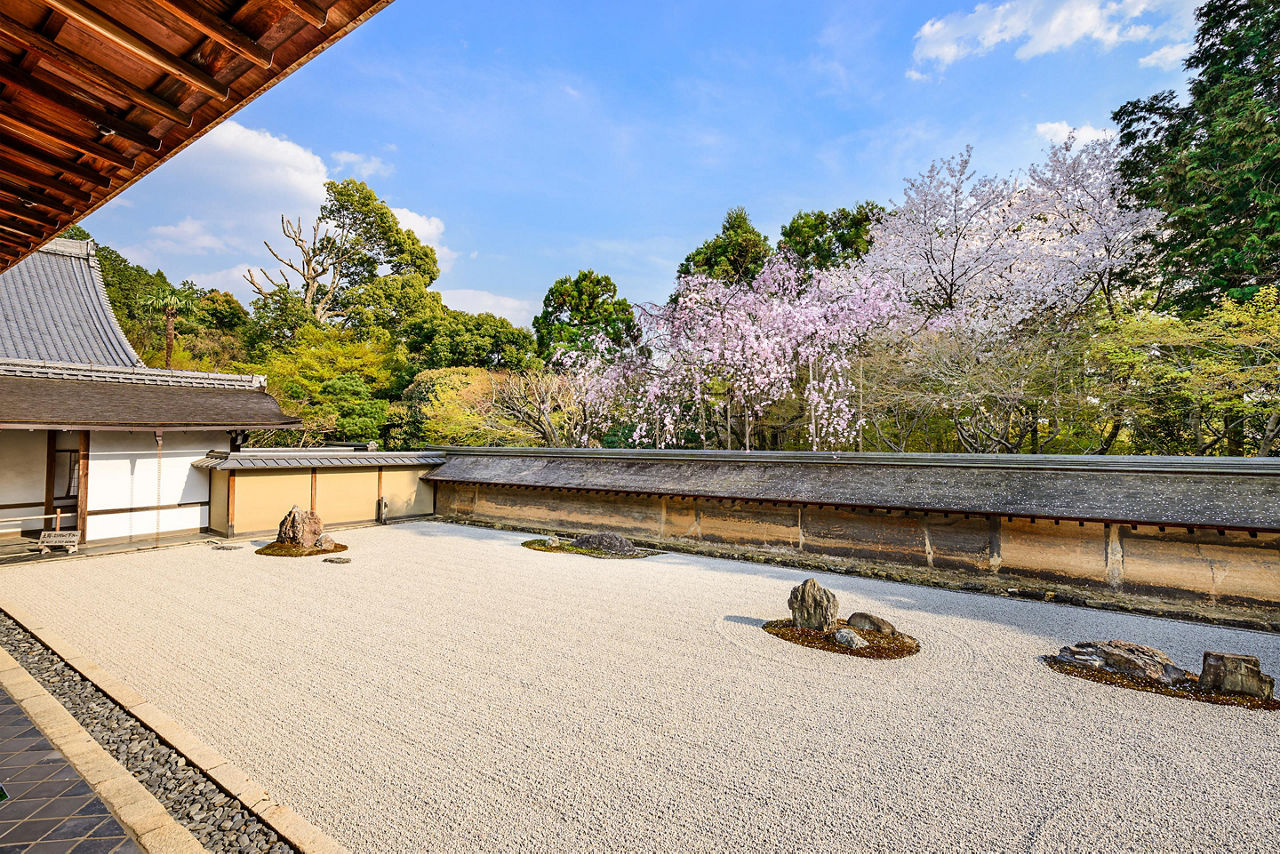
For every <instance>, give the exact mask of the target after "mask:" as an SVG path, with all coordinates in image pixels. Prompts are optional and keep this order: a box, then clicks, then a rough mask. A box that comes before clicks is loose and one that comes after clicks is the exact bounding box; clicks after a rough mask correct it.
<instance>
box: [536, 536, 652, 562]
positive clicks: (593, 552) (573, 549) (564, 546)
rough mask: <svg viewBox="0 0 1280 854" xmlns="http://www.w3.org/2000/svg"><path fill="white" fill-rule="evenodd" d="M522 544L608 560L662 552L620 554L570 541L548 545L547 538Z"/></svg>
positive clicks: (647, 550)
mask: <svg viewBox="0 0 1280 854" xmlns="http://www.w3.org/2000/svg"><path fill="white" fill-rule="evenodd" d="M520 545H522V546H524V547H525V548H526V549H533V550H534V551H535V552H554V553H564V554H573V555H586V556H587V557H599V558H605V559H606V560H632V559H634V558H638V557H651V556H653V555H656V554H662V552H660V551H657V550H655V549H641V548H637V549H636V551H635V554H629V555H620V554H614V553H613V552H606V551H601V550H600V549H580V548H578V547H577V546H571V545H569V544H568V543H561V544H560V545H558V546H549V545H547V541H546V540H525V541H524V542H523V543H521V544H520Z"/></svg>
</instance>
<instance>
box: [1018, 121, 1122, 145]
mask: <svg viewBox="0 0 1280 854" xmlns="http://www.w3.org/2000/svg"><path fill="white" fill-rule="evenodd" d="M1072 131H1074V132H1075V135H1076V140H1077V141H1078V142H1082V143H1084V142H1093V141H1094V140H1098V139H1108V138H1110V137H1112V136H1115V131H1113V130H1111V129H1110V128H1096V127H1094V126H1093V125H1091V124H1089V123H1088V122H1085V123H1084V124H1082V125H1080V127H1077V128H1073V127H1072V126H1071V125H1070V124H1068V123H1067V122H1040V124H1038V125H1036V133H1037V134H1039V135H1040V136H1042V137H1044V138H1045V139H1047V140H1049V142H1052V143H1053V144H1055V145H1058V144H1060V143H1063V142H1066V139H1067V137H1068V136H1070V135H1071V133H1072Z"/></svg>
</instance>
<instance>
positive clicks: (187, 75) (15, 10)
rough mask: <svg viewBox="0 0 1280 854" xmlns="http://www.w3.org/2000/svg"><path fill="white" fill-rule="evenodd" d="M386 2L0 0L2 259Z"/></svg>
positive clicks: (94, 204) (125, 183)
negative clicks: (2, 0)
mask: <svg viewBox="0 0 1280 854" xmlns="http://www.w3.org/2000/svg"><path fill="white" fill-rule="evenodd" d="M390 2H391V0H6V2H4V3H3V4H0V272H3V271H4V270H6V269H8V268H9V267H11V266H12V265H13V264H14V263H16V262H17V261H19V260H21V259H22V258H24V257H26V256H27V255H28V254H30V253H31V252H33V251H35V249H37V248H38V247H40V246H41V245H43V244H44V243H45V242H46V241H47V240H48V239H49V238H51V237H53V236H55V235H56V234H58V233H59V232H60V231H62V230H63V229H65V228H66V227H67V226H69V225H71V224H73V223H75V222H78V221H79V220H80V219H82V218H83V217H85V216H87V215H88V214H90V213H92V212H93V211H95V210H97V209H98V208H99V207H101V206H102V205H103V204H105V203H106V202H108V201H110V200H111V199H112V198H114V197H115V196H116V195H117V194H119V193H120V192H121V191H123V190H124V189H126V188H127V187H129V186H130V185H131V184H133V182H134V181H137V180H138V179H139V178H141V177H143V176H144V175H146V174H147V173H148V172H150V171H151V170H152V169H154V168H155V167H156V166H158V165H159V164H161V163H163V162H164V161H165V160H167V159H169V158H170V157H172V156H173V155H174V154H176V153H177V152H179V151H181V150H182V149H183V148H185V147H186V146H187V145H189V144H190V143H191V142H193V141H195V140H196V139H198V138H199V137H200V136H201V135H202V134H204V133H205V132H206V131H208V130H209V129H211V128H213V127H214V126H216V125H217V124H218V123H219V122H221V121H222V120H223V119H225V118H226V117H227V116H230V115H232V114H233V113H235V111H236V110H238V109H240V108H241V107H243V106H244V105H245V104H247V103H249V102H250V101H252V100H253V99H254V98H256V97H258V96H259V95H261V94H262V93H263V92H265V91H266V90H267V89H269V88H271V87H272V86H273V85H275V84H276V83H277V82H279V81H280V80H282V79H283V78H284V77H286V76H287V75H289V74H291V73H293V71H295V70H296V69H298V68H299V67H301V66H302V65H303V64H305V63H306V62H307V61H308V60H309V59H311V58H312V57H313V56H315V55H316V54H317V53H319V52H320V51H322V50H324V49H325V48H326V47H328V46H329V45H331V44H333V43H334V42H335V41H337V40H338V39H340V38H342V36H344V35H346V34H347V33H348V32H350V31H351V30H353V29H354V28H355V27H357V26H359V25H360V24H361V23H362V22H363V21H365V20H366V19H368V18H369V17H370V16H372V15H373V14H374V13H376V12H377V11H378V10H379V9H381V8H382V7H384V6H386V5H388V4H389V3H390Z"/></svg>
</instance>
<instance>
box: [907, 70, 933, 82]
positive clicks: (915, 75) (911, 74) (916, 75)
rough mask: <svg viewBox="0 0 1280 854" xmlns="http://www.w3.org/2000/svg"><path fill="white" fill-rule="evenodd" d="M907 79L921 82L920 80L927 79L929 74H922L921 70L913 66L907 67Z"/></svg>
mask: <svg viewBox="0 0 1280 854" xmlns="http://www.w3.org/2000/svg"><path fill="white" fill-rule="evenodd" d="M907 79H908V80H914V81H916V82H917V83H920V82H922V81H925V80H928V79H929V75H928V74H922V73H921V72H919V71H916V70H915V69H914V68H908V69H907Z"/></svg>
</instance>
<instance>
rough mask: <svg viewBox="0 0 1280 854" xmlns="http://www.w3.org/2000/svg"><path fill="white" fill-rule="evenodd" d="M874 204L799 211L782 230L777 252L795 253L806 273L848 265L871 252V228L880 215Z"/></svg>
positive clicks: (881, 209) (866, 203)
mask: <svg viewBox="0 0 1280 854" xmlns="http://www.w3.org/2000/svg"><path fill="white" fill-rule="evenodd" d="M884 212H885V211H884V208H883V207H881V206H880V205H878V204H876V203H875V202H863V203H862V204H860V205H858V207H857V208H855V209H854V210H849V209H848V208H836V209H835V210H834V211H832V212H831V213H827V212H826V211H801V212H799V213H797V214H796V215H795V216H793V217H792V218H791V222H789V223H787V224H786V225H784V226H783V227H782V238H781V239H780V240H779V241H778V250H779V251H790V252H793V253H795V255H796V257H797V258H798V259H799V261H800V264H801V265H802V266H803V267H805V268H806V269H809V270H829V269H831V268H832V267H841V266H844V265H847V264H850V263H852V262H854V261H856V260H858V259H859V258H861V257H862V256H863V255H865V254H867V251H868V250H870V249H871V227H872V226H873V225H875V224H876V223H878V222H879V221H880V218H881V217H883V216H884Z"/></svg>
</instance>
